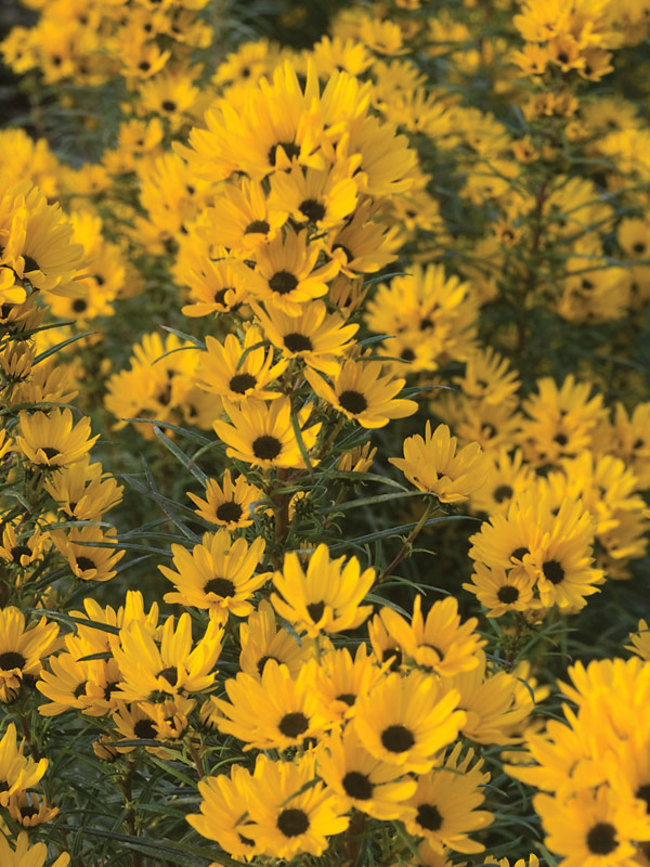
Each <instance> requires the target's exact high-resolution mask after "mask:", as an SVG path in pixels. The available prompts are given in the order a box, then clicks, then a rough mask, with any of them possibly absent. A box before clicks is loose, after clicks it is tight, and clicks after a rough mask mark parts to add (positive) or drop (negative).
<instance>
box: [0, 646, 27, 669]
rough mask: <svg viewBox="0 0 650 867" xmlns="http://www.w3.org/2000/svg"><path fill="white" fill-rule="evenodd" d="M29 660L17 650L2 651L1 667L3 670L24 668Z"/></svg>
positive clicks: (0, 656) (0, 657) (0, 654)
mask: <svg viewBox="0 0 650 867" xmlns="http://www.w3.org/2000/svg"><path fill="white" fill-rule="evenodd" d="M26 662H27V660H26V659H25V657H24V656H23V655H22V653H17V652H16V651H15V650H7V651H5V653H0V669H2V671H11V670H12V669H13V668H20V669H22V667H23V665H24V664H25V663H26Z"/></svg>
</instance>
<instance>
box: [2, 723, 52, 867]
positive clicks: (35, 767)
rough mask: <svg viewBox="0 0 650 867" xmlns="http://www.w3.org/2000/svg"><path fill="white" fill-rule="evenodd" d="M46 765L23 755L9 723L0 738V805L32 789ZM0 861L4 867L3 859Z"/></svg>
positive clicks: (11, 724)
mask: <svg viewBox="0 0 650 867" xmlns="http://www.w3.org/2000/svg"><path fill="white" fill-rule="evenodd" d="M47 766H48V761H47V759H40V760H39V761H38V762H35V761H33V759H30V758H29V757H28V756H24V755H23V746H22V744H21V747H20V748H18V745H17V742H16V726H15V725H14V723H9V725H8V726H7V728H6V730H5V733H4V735H3V737H2V739H0V780H3V782H4V784H5V785H4V786H3V789H2V791H1V792H0V806H2V807H6V806H7V805H8V804H9V798H11V797H12V796H15V795H16V793H18V792H24V791H26V790H27V789H32V788H33V787H34V786H35V785H36V784H37V783H38V782H39V780H40V779H41V777H42V776H43V774H44V773H45V771H46V770H47ZM2 842H4V836H3V835H2V834H0V846H1V845H2ZM0 863H2V865H3V867H4V864H5V861H4V860H3V861H2V862H0ZM6 863H8V864H11V863H13V862H12V861H8V862H6Z"/></svg>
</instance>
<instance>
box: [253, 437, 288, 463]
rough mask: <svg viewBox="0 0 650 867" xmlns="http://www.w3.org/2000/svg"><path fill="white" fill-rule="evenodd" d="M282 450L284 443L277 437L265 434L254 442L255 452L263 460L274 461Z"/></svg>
mask: <svg viewBox="0 0 650 867" xmlns="http://www.w3.org/2000/svg"><path fill="white" fill-rule="evenodd" d="M281 451H282V443H281V442H280V440H279V439H278V438H277V437H272V436H269V435H268V434H264V435H263V436H261V437H257V439H256V440H255V441H254V442H253V454H254V455H255V457H256V458H259V459H260V460H263V461H272V460H273V458H277V456H278V455H279V454H280V452H281Z"/></svg>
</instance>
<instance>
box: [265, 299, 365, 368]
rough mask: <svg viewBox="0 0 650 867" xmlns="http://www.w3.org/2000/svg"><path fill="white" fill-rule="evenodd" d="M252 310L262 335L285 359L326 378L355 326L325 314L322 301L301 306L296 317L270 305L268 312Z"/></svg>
mask: <svg viewBox="0 0 650 867" xmlns="http://www.w3.org/2000/svg"><path fill="white" fill-rule="evenodd" d="M253 309H254V311H255V314H256V316H257V318H258V320H259V322H260V325H261V326H262V328H263V330H264V334H265V336H266V337H267V338H268V339H269V340H270V341H271V343H273V345H274V346H277V347H278V349H280V350H281V351H282V354H283V355H284V356H286V357H287V358H301V359H302V360H303V361H304V362H305V364H306V365H308V366H309V367H313V368H314V369H315V370H320V371H322V372H323V373H326V374H328V375H329V376H332V375H335V374H336V373H337V372H338V371H339V370H340V368H341V363H340V361H339V358H340V357H341V356H343V355H344V354H345V352H346V351H347V350H349V349H350V348H351V346H352V345H353V343H352V338H353V335H354V334H355V333H356V332H357V331H358V329H359V326H358V325H349V324H346V323H345V320H343V319H342V318H341V316H340V315H338V314H336V313H330V314H328V313H327V307H326V306H325V304H324V303H323V302H322V301H311V302H307V303H306V304H304V305H303V307H302V310H301V312H300V314H299V315H298V316H289V315H288V314H287V313H285V312H284V311H283V310H281V309H279V308H278V307H276V306H275V305H274V304H273V303H272V302H269V304H268V313H267V312H266V311H264V310H263V309H262V308H261V307H260V306H259V305H257V304H254V305H253Z"/></svg>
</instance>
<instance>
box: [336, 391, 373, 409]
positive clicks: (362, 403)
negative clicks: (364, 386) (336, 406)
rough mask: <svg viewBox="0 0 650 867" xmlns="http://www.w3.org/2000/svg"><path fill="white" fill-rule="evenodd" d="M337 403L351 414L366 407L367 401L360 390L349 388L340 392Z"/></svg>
mask: <svg viewBox="0 0 650 867" xmlns="http://www.w3.org/2000/svg"><path fill="white" fill-rule="evenodd" d="M339 403H340V404H341V406H342V407H343V409H346V410H347V411H348V412H351V413H352V414H353V415H358V414H359V413H362V412H363V411H364V410H365V409H367V408H368V401H367V400H366V399H365V397H364V396H363V395H362V394H361V392H360V391H351V390H350V389H348V390H346V391H344V392H342V393H341V394H340V395H339Z"/></svg>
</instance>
